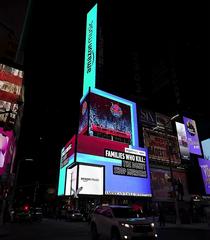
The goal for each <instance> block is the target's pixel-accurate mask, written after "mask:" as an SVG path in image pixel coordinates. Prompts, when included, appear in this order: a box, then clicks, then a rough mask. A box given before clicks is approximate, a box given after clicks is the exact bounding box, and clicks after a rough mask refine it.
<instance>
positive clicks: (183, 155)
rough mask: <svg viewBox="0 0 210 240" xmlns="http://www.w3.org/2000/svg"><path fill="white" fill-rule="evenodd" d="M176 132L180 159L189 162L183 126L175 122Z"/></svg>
mask: <svg viewBox="0 0 210 240" xmlns="http://www.w3.org/2000/svg"><path fill="white" fill-rule="evenodd" d="M176 131H177V137H178V142H179V149H180V154H181V158H182V159H184V160H190V152H189V148H188V142H187V134H186V130H185V126H184V124H183V123H178V122H176Z"/></svg>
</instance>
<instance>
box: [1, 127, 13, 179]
mask: <svg viewBox="0 0 210 240" xmlns="http://www.w3.org/2000/svg"><path fill="white" fill-rule="evenodd" d="M14 144H15V140H14V137H13V133H12V131H4V129H3V128H0V175H2V174H3V173H4V172H5V170H6V166H7V164H9V163H10V161H11V158H12V156H13V151H14Z"/></svg>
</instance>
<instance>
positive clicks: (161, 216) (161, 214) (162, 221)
mask: <svg viewBox="0 0 210 240" xmlns="http://www.w3.org/2000/svg"><path fill="white" fill-rule="evenodd" d="M159 224H160V227H161V226H163V227H164V226H165V211H164V208H163V207H162V206H161V207H160V211H159Z"/></svg>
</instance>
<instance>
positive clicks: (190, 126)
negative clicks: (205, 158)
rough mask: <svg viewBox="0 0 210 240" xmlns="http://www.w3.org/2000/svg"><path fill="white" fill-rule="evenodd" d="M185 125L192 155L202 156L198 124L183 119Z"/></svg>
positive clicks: (185, 118)
mask: <svg viewBox="0 0 210 240" xmlns="http://www.w3.org/2000/svg"><path fill="white" fill-rule="evenodd" d="M183 120H184V125H185V129H186V133H187V142H188V145H189V151H190V153H193V154H197V155H201V149H200V143H199V138H198V132H197V128H196V123H195V121H194V120H192V119H190V118H187V117H183Z"/></svg>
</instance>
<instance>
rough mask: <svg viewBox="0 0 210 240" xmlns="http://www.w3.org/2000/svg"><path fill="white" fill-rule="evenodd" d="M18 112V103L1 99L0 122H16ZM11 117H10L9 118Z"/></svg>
mask: <svg viewBox="0 0 210 240" xmlns="http://www.w3.org/2000/svg"><path fill="white" fill-rule="evenodd" d="M17 112H18V104H16V103H11V102H7V101H3V100H1V99H0V122H4V123H5V122H7V123H8V122H9V123H11V124H14V123H15V119H16V116H17ZM8 118H9V119H8Z"/></svg>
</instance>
